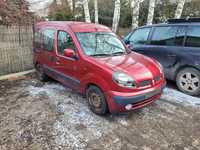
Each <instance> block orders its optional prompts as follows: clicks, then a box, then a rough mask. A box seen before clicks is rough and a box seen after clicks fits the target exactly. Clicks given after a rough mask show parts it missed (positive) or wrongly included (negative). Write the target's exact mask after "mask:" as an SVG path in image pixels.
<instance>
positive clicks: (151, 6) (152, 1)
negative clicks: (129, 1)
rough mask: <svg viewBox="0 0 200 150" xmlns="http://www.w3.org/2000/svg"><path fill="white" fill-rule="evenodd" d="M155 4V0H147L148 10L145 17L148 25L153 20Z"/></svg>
mask: <svg viewBox="0 0 200 150" xmlns="http://www.w3.org/2000/svg"><path fill="white" fill-rule="evenodd" d="M155 5H156V0H149V11H148V17H147V24H148V25H151V24H152V22H153V17H154V10H155Z"/></svg>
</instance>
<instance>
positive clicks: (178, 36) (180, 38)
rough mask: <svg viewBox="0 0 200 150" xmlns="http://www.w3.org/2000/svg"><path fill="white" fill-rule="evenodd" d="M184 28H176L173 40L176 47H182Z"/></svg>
mask: <svg viewBox="0 0 200 150" xmlns="http://www.w3.org/2000/svg"><path fill="white" fill-rule="evenodd" d="M185 32H186V31H185V27H178V29H177V33H176V39H175V45H176V46H183V42H184V38H185V34H186V33H185Z"/></svg>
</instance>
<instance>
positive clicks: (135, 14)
mask: <svg viewBox="0 0 200 150" xmlns="http://www.w3.org/2000/svg"><path fill="white" fill-rule="evenodd" d="M132 7H133V14H132V29H135V28H137V27H138V18H139V10H140V0H132Z"/></svg>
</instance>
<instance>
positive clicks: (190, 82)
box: [180, 72, 200, 92]
mask: <svg viewBox="0 0 200 150" xmlns="http://www.w3.org/2000/svg"><path fill="white" fill-rule="evenodd" d="M180 86H181V88H183V89H184V90H185V91H188V92H194V91H196V90H197V89H199V87H200V80H199V77H198V75H196V74H194V73H190V72H186V73H184V74H182V75H181V76H180Z"/></svg>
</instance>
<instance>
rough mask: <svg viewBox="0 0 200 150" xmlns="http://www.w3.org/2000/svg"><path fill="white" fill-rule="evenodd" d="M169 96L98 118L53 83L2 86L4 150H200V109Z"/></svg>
mask: <svg viewBox="0 0 200 150" xmlns="http://www.w3.org/2000/svg"><path fill="white" fill-rule="evenodd" d="M168 92H169V91H168ZM170 93H171V92H169V93H165V95H164V96H163V97H162V98H161V99H160V100H158V101H156V102H155V103H154V104H152V105H150V106H148V107H145V108H144V109H141V110H137V111H134V112H131V113H128V114H126V115H107V116H105V117H100V116H97V115H95V114H93V113H92V112H90V110H89V109H88V107H87V103H86V100H85V98H83V97H82V96H80V95H78V94H76V93H75V92H73V91H71V90H70V89H66V88H64V87H63V86H62V85H61V84H59V83H57V82H55V81H49V82H46V83H41V82H39V81H38V80H37V79H36V78H35V75H34V74H33V75H28V76H26V77H22V78H21V79H17V80H16V79H11V80H9V81H0V150H23V149H24V150H62V149H63V150H65V149H66V150H68V149H70V150H71V149H74V150H76V149H77V150H79V149H88V150H93V149H95V150H103V149H106V150H126V149H127V150H200V107H199V106H194V105H187V104H184V103H180V102H176V101H170V100H169V97H167V96H168V94H170ZM165 98H166V99H165ZM182 98H183V97H182ZM189 98H190V97H189ZM183 99H184V98H183ZM197 99H198V98H197Z"/></svg>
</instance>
